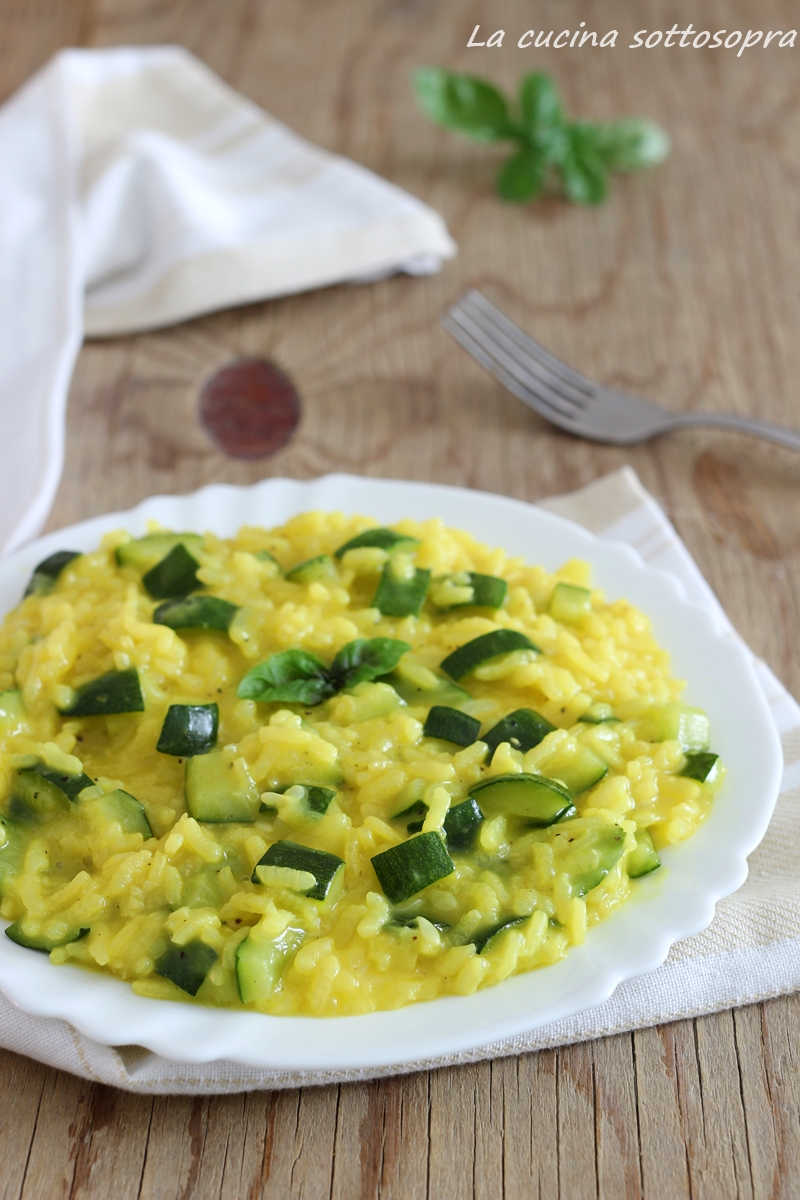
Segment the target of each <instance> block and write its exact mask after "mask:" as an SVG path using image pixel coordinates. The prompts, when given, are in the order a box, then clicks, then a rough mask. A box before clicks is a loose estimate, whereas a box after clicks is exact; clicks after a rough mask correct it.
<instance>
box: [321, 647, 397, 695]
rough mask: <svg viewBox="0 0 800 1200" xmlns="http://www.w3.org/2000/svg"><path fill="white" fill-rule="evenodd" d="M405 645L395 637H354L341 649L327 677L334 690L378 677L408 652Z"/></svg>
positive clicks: (391, 669)
mask: <svg viewBox="0 0 800 1200" xmlns="http://www.w3.org/2000/svg"><path fill="white" fill-rule="evenodd" d="M410 649H411V647H410V646H409V644H408V642H401V641H400V640H399V639H397V638H387V637H380V638H369V639H367V638H356V639H355V641H353V642H348V643H347V645H346V646H342V648H341V650H340V651H339V653H338V654H337V655H336V658H335V659H334V660H333V663H332V665H331V675H332V676H333V679H334V680H335V681H336V687H337V688H351V687H355V686H356V684H357V683H365V682H369V681H371V680H373V679H376V678H377V677H378V676H379V675H386V674H387V673H388V672H389V671H393V670H394V668H395V667H396V666H397V664H398V663H399V662H400V659H401V658H402V657H403V655H404V654H405V653H406V651H407V650H410Z"/></svg>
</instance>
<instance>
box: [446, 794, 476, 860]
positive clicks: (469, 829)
mask: <svg viewBox="0 0 800 1200" xmlns="http://www.w3.org/2000/svg"><path fill="white" fill-rule="evenodd" d="M483 820H484V818H483V813H482V812H481V810H480V809H479V808H478V805H477V803H476V801H475V800H473V799H472V797H470V798H469V800H462V802H461V804H456V805H455V806H454V807H453V808H451V809H450V811H449V812H448V814H447V816H446V817H445V819H444V832H445V837H446V838H447V849H448V850H471V849H472V847H473V846H474V845H475V838H476V837H477V836H478V830H479V829H480V827H481V825H482V824H483Z"/></svg>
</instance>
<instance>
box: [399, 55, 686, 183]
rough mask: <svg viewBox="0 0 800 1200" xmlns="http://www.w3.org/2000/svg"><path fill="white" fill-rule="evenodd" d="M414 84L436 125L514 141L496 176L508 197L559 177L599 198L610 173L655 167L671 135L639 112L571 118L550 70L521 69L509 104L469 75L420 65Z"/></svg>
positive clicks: (486, 138) (478, 137)
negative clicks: (601, 118) (607, 117)
mask: <svg viewBox="0 0 800 1200" xmlns="http://www.w3.org/2000/svg"><path fill="white" fill-rule="evenodd" d="M413 83H414V92H415V94H416V98H417V102H418V103H419V106H420V108H421V109H422V111H423V112H424V113H425V115H426V116H427V117H430V119H431V120H432V121H435V122H436V124H437V125H443V126H444V127H445V128H446V129H453V130H456V131H457V132H459V133H463V134H466V135H467V136H468V137H471V138H474V139H475V140H476V141H480V142H501V141H508V142H516V145H517V148H516V150H515V152H514V153H513V154H512V156H511V158H509V159H507V160H506V162H504V163H503V165H502V166H501V167H500V170H499V172H498V174H497V177H496V180H495V187H496V190H497V192H498V194H499V195H500V196H502V198H503V199H504V200H509V201H511V202H515V203H522V202H523V201H525V200H533V199H535V198H536V197H537V196H539V195H541V193H542V192H543V190H544V188H545V186H546V185H547V184H548V182H549V181H550V179H551V178H552V177H553V176H557V177H558V179H559V180H560V184H561V187H562V189H563V191H564V194H565V195H566V197H567V199H568V200H571V201H572V203H573V204H601V203H602V202H603V201H604V200H605V198H606V196H607V195H608V176H609V172H611V171H639V170H643V169H644V168H646V167H655V166H657V165H658V164H659V163H661V162H663V161H664V159H665V158H666V157H667V155H668V154H669V149H670V141H669V137H668V135H667V134H666V133H665V131H664V130H663V129H662V128H661V127H660V126H659V125H655V124H654V123H653V122H652V121H647V120H645V118H644V117H625V118H623V119H622V120H619V121H607V122H605V123H600V122H593V121H570V120H568V119H567V116H566V114H565V112H564V108H563V106H562V104H561V100H560V97H559V95H558V91H557V89H556V86H555V84H554V83H553V81H552V79H551V78H550V76H549V75H544V74H541V73H535V74H532V75H526V76H525V77H524V78H523V80H522V82H521V84H520V88H519V94H518V98H517V104H516V106H515V108H514V109H513V110H512V109H511V108H510V107H509V105H508V103H507V101H506V98H505V96H504V95H503V93H502V92H501V91H499V90H498V89H497V88H496V87H495V86H494V85H493V84H491V83H487V82H486V80H483V79H477V78H475V77H474V76H471V75H458V74H456V73H455V72H453V71H446V70H444V69H443V68H441V67H422V68H421V69H420V70H418V71H416V72H415V74H414V80H413Z"/></svg>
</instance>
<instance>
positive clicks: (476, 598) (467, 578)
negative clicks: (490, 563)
mask: <svg viewBox="0 0 800 1200" xmlns="http://www.w3.org/2000/svg"><path fill="white" fill-rule="evenodd" d="M448 587H450V588H458V589H459V590H462V589H465V588H469V589H470V590H471V592H472V595H471V596H470V598H469V599H464V600H455V601H452V602H450V601H448V599H447V589H448ZM507 592H508V584H507V583H506V581H505V579H500V578H499V576H497V575H480V574H478V572H477V571H458V572H456V574H454V575H442V576H441V577H439V578H438V579H434V581H433V584H432V586H431V589H430V599H431V602H432V604H434V606H435V607H436V608H439V609H441V610H442V611H443V612H449V610H450V609H452V608H466V607H470V608H501V607H502V604H503V601H504V600H505V598H506V593H507Z"/></svg>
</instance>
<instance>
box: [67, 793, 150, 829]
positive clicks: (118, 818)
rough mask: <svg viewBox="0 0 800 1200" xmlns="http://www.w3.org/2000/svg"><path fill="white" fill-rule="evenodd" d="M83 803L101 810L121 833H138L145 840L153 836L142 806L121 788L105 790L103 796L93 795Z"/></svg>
mask: <svg viewBox="0 0 800 1200" xmlns="http://www.w3.org/2000/svg"><path fill="white" fill-rule="evenodd" d="M84 803H85V804H87V805H91V806H92V807H93V808H95V809H97V811H98V812H101V813H102V814H103V816H104V817H105V818H106V820H108V821H114V822H115V823H116V824H117V825H119V826H120V828H121V829H122V832H123V833H140V834H141V835H142V837H143V838H144V840H145V841H147V840H148V838H151V837H152V836H153V830H152V829H151V827H150V822H149V821H148V819H147V813H146V812H145V811H144V808H143V807H142V805H141V804H140V803H139V801H138V800H137V799H136V797H135V796H132V795H131V794H130V792H125V791H123V790H122V788H117V789H116V790H115V791H113V792H107V793H106V794H105V795H103V796H95V797H93V798H92V799H91V800H88V801H85V802H84ZM81 807H83V804H82V805H81Z"/></svg>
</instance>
